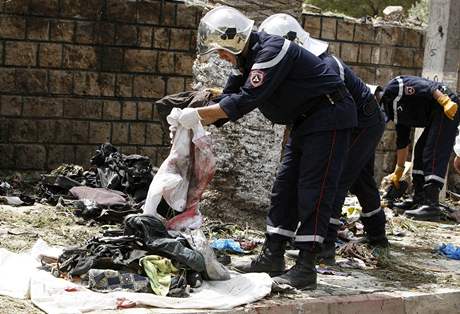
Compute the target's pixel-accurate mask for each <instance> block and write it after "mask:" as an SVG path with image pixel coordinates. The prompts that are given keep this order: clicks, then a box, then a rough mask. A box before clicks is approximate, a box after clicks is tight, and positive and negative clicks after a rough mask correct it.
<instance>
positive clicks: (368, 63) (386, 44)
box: [302, 14, 425, 182]
mask: <svg viewBox="0 0 460 314" xmlns="http://www.w3.org/2000/svg"><path fill="white" fill-rule="evenodd" d="M302 23H303V27H304V29H305V30H306V31H308V32H309V33H310V35H311V36H312V37H315V38H318V39H322V40H325V41H327V42H329V47H330V48H329V51H330V52H331V53H333V54H334V55H336V56H337V57H340V58H341V59H342V60H343V61H344V62H345V63H347V64H348V65H349V66H350V67H351V68H352V69H353V71H354V72H355V73H356V74H357V75H358V76H359V77H360V78H361V79H363V80H364V81H365V82H366V83H369V84H378V85H381V86H383V85H385V84H386V82H388V81H389V80H390V79H392V78H394V77H395V76H398V75H417V76H420V75H421V73H422V68H423V54H424V45H425V33H424V31H422V30H416V29H410V28H405V27H398V26H389V25H385V26H373V25H372V24H362V23H357V22H355V21H352V20H348V19H345V18H343V17H334V16H322V15H316V14H303V15H302ZM395 142H396V134H395V131H394V124H392V123H389V124H387V129H386V131H385V134H384V136H383V138H382V140H381V142H380V145H379V146H378V148H377V152H376V156H375V157H376V158H375V173H376V179H377V180H378V181H377V182H380V179H381V178H382V177H383V176H384V175H385V174H387V173H390V172H392V171H393V169H394V165H395V162H396V160H395V158H396V156H395V147H396V144H395Z"/></svg>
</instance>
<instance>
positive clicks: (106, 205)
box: [38, 144, 168, 223]
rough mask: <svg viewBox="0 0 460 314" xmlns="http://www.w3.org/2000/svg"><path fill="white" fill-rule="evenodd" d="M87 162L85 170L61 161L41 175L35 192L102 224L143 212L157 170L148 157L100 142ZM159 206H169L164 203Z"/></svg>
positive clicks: (51, 201)
mask: <svg viewBox="0 0 460 314" xmlns="http://www.w3.org/2000/svg"><path fill="white" fill-rule="evenodd" d="M90 162H91V165H92V167H91V168H90V169H89V170H87V171H85V170H84V169H83V167H81V166H77V165H67V164H63V165H61V166H59V167H58V168H56V169H55V170H53V171H51V172H50V173H49V174H46V175H42V180H41V182H40V184H39V188H38V195H39V196H40V197H41V198H43V199H45V200H46V202H47V203H49V204H51V205H57V204H58V203H60V204H61V205H63V206H69V207H73V208H75V209H76V211H75V214H76V215H77V216H80V217H83V218H84V219H93V220H96V221H99V222H102V223H119V222H122V221H123V218H124V217H125V216H126V215H128V214H133V213H139V212H141V211H142V210H141V207H142V205H143V201H144V200H145V198H146V196H147V191H148V188H149V185H150V182H151V181H152V179H153V176H154V174H155V173H156V172H157V169H156V168H153V167H152V165H151V163H150V159H149V158H148V157H146V156H141V155H135V154H133V155H123V154H121V153H119V152H118V151H117V149H116V148H115V147H114V146H112V145H111V144H103V145H101V146H100V147H99V148H98V149H97V150H96V153H95V155H94V156H93V157H91V160H90ZM160 206H161V207H168V206H167V205H166V204H165V202H162V203H161V204H160Z"/></svg>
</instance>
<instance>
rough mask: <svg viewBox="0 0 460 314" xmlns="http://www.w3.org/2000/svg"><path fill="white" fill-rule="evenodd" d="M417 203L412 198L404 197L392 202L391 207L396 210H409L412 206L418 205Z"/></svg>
mask: <svg viewBox="0 0 460 314" xmlns="http://www.w3.org/2000/svg"><path fill="white" fill-rule="evenodd" d="M418 205H419V203H416V202H415V201H414V200H413V199H410V198H408V199H405V200H404V201H402V202H396V203H393V209H395V208H396V209H398V211H401V212H404V211H406V210H411V209H413V208H414V207H416V206H418Z"/></svg>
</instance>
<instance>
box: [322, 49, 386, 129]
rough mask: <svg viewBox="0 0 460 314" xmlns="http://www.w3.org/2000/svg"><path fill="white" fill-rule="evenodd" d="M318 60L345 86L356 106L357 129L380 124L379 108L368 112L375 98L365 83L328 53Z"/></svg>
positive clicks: (373, 104)
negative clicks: (336, 75)
mask: <svg viewBox="0 0 460 314" xmlns="http://www.w3.org/2000/svg"><path fill="white" fill-rule="evenodd" d="M319 58H320V59H321V60H323V62H325V63H326V64H327V65H328V66H329V67H330V68H331V69H333V70H334V71H335V72H336V73H337V74H339V75H340V78H341V79H342V80H343V81H344V83H345V86H346V87H347V89H348V91H349V92H350V94H351V97H353V100H354V102H355V104H356V109H357V113H358V127H360V128H364V127H369V126H373V125H375V124H378V123H380V121H381V119H382V116H381V114H380V111H379V108H372V110H368V109H370V108H368V107H371V106H374V107H375V98H374V95H372V93H371V90H370V89H369V87H367V85H366V83H364V82H363V81H362V80H361V79H360V78H359V77H358V76H357V75H356V74H355V73H354V72H353V71H352V70H351V69H350V68H349V67H348V66H347V65H346V64H345V63H343V61H342V60H340V59H339V58H337V57H335V56H333V55H330V54H328V53H323V54H321V55H320V56H319ZM371 102H373V103H371Z"/></svg>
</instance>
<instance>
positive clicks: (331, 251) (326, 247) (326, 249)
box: [316, 241, 335, 266]
mask: <svg viewBox="0 0 460 314" xmlns="http://www.w3.org/2000/svg"><path fill="white" fill-rule="evenodd" d="M316 263H317V264H324V265H328V266H333V265H335V242H329V241H328V242H324V243H323V246H322V247H321V251H320V252H319V253H318V255H316Z"/></svg>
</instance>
